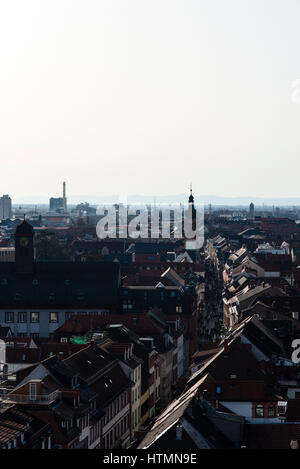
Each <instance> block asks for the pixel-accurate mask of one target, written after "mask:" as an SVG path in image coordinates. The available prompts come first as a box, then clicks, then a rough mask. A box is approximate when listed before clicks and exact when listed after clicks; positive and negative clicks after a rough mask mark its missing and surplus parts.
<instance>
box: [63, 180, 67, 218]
mask: <svg viewBox="0 0 300 469" xmlns="http://www.w3.org/2000/svg"><path fill="white" fill-rule="evenodd" d="M63 208H64V212H66V211H67V198H66V183H65V181H64V182H63Z"/></svg>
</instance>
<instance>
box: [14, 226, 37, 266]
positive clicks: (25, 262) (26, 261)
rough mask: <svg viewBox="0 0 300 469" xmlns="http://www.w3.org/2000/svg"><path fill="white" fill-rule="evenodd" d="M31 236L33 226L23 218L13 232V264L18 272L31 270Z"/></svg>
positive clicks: (32, 235) (32, 255)
mask: <svg viewBox="0 0 300 469" xmlns="http://www.w3.org/2000/svg"><path fill="white" fill-rule="evenodd" d="M33 237H34V231H33V227H32V226H31V225H30V224H29V223H28V222H27V221H26V220H25V219H24V220H23V221H22V223H21V224H20V225H18V226H17V229H16V232H15V264H16V272H18V273H24V274H25V273H32V272H33V263H34V248H33Z"/></svg>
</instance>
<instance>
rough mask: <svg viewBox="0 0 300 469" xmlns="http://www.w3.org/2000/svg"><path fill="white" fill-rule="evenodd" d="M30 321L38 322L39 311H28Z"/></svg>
mask: <svg viewBox="0 0 300 469" xmlns="http://www.w3.org/2000/svg"><path fill="white" fill-rule="evenodd" d="M30 322H34V323H37V322H40V313H30Z"/></svg>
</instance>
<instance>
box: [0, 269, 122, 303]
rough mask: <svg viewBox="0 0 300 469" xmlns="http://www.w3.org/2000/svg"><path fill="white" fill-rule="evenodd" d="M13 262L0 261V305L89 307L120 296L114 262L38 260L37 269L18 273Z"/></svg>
mask: <svg viewBox="0 0 300 469" xmlns="http://www.w3.org/2000/svg"><path fill="white" fill-rule="evenodd" d="M15 269H16V267H15V263H14V262H1V263H0V307H5V306H8V307H13V305H18V307H22V306H24V307H27V308H30V307H46V308H49V307H52V308H53V306H56V307H79V308H81V307H90V308H93V307H95V308H97V307H99V306H101V305H103V306H104V305H114V304H116V303H117V300H118V287H119V277H120V272H119V269H120V267H119V264H118V263H115V262H78V263H77V262H36V263H34V272H33V273H28V274H23V275H22V274H18V273H16V271H15Z"/></svg>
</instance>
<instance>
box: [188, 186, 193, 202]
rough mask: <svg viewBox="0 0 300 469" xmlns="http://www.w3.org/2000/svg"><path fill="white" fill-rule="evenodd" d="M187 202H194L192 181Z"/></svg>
mask: <svg viewBox="0 0 300 469" xmlns="http://www.w3.org/2000/svg"><path fill="white" fill-rule="evenodd" d="M189 203H190V204H193V203H194V196H193V188H192V183H191V184H190V196H189Z"/></svg>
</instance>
